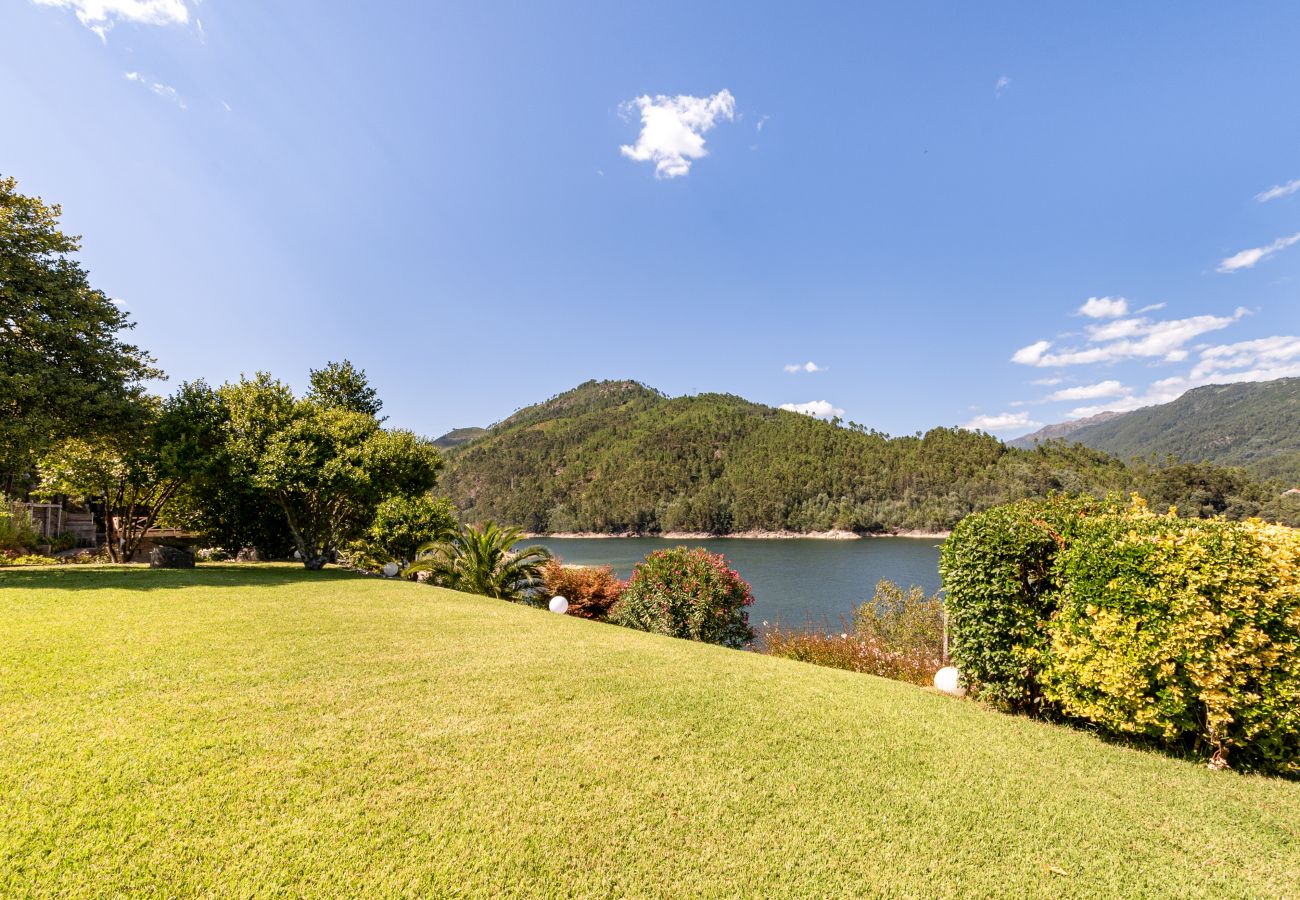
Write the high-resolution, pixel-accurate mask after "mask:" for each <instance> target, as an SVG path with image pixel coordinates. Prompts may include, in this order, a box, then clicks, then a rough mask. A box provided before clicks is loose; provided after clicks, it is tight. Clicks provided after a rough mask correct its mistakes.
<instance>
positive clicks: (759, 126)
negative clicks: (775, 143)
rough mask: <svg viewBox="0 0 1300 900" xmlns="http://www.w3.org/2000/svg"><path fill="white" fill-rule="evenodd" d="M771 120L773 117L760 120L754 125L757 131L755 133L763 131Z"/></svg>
mask: <svg viewBox="0 0 1300 900" xmlns="http://www.w3.org/2000/svg"><path fill="white" fill-rule="evenodd" d="M770 118H772V117H771V116H763V117H762V118H761V119H759V120H758V122H757V123H755V125H754V130H755V131H762V130H763V126H764V125H766V124H767V120H768V119H770Z"/></svg>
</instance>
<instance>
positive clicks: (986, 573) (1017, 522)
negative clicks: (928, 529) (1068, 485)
mask: <svg viewBox="0 0 1300 900" xmlns="http://www.w3.org/2000/svg"><path fill="white" fill-rule="evenodd" d="M1102 506H1103V504H1102V503H1100V502H1098V501H1096V500H1093V499H1092V498H1071V497H1068V496H1062V495H1056V496H1052V497H1050V498H1048V499H1046V500H1024V501H1020V502H1018V503H1013V504H1009V505H1006V506H999V507H994V508H993V509H990V510H986V511H984V512H982V513H977V514H975V515H972V516H968V517H967V518H966V519H963V520H962V521H961V522H960V523H959V524H958V525H957V527H956V528H955V529H953V533H952V535H951V536H950V537H949V538H948V539H947V540H946V541H944V542H943V546H942V548H941V549H940V552H939V571H940V574H941V575H942V576H943V587H944V592H945V594H946V596H947V599H948V639H949V653H950V655H951V657H952V660H953V662H954V663H955V664H956V666H957V668H958V669H959V670H960V671H961V673H962V677H963V678H964V679H965V680H966V681H967V683H968V684H969V685H970V686H971V687H973V688H975V689H976V690H977V691H978V693H979V695H980V697H981V698H983V699H985V700H988V701H990V702H993V703H996V704H998V705H1000V706H1003V707H1006V708H1009V709H1013V710H1034V709H1038V708H1040V707H1041V705H1042V702H1043V699H1042V693H1041V690H1040V687H1039V684H1038V672H1039V670H1040V668H1041V658H1042V655H1043V653H1044V652H1045V650H1046V648H1047V644H1048V636H1047V622H1048V620H1049V619H1050V618H1051V616H1052V614H1053V613H1054V612H1055V611H1056V593H1055V587H1056V584H1055V581H1054V579H1053V572H1052V563H1053V561H1054V560H1055V558H1056V553H1057V551H1058V550H1059V549H1060V546H1061V545H1062V544H1063V543H1064V541H1065V540H1066V535H1068V534H1069V533H1070V532H1071V531H1072V530H1073V529H1074V528H1075V527H1076V526H1077V523H1078V522H1079V520H1080V518H1081V517H1083V516H1085V515H1092V514H1096V513H1097V512H1099V511H1100V510H1101V509H1102Z"/></svg>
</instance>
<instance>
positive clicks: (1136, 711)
mask: <svg viewBox="0 0 1300 900" xmlns="http://www.w3.org/2000/svg"><path fill="white" fill-rule="evenodd" d="M1055 569H1056V573H1057V578H1058V579H1059V582H1060V590H1059V594H1058V596H1059V601H1058V602H1059V606H1060V609H1059V612H1058V613H1057V615H1056V617H1055V619H1054V620H1053V622H1052V625H1051V629H1050V630H1051V648H1050V651H1049V653H1048V654H1047V656H1046V658H1045V660H1044V665H1043V674H1042V680H1043V683H1044V694H1045V696H1046V697H1047V698H1048V699H1049V700H1050V701H1052V702H1054V703H1055V704H1057V705H1058V706H1059V708H1060V709H1061V711H1062V712H1064V713H1065V714H1066V715H1069V716H1074V717H1078V718H1081V719H1084V720H1086V721H1089V722H1092V723H1095V724H1096V725H1098V726H1100V727H1101V728H1103V729H1105V730H1107V731H1110V732H1113V733H1116V734H1131V735H1138V736H1142V737H1146V738H1150V739H1152V740H1154V741H1156V742H1158V743H1161V744H1163V745H1165V746H1169V747H1173V748H1178V749H1183V750H1189V751H1192V752H1196V753H1199V754H1202V755H1210V756H1211V758H1212V760H1213V762H1214V763H1215V764H1219V765H1227V764H1228V763H1231V764H1232V765H1233V766H1235V767H1237V768H1243V769H1260V770H1264V771H1270V772H1279V773H1282V774H1289V775H1300V535H1298V534H1297V533H1296V532H1295V531H1293V530H1292V529H1289V528H1284V527H1281V526H1276V525H1264V524H1260V523H1257V522H1227V521H1222V520H1214V521H1203V522H1194V523H1193V522H1188V521H1186V520H1179V519H1175V518H1173V517H1171V516H1154V515H1151V514H1150V513H1147V512H1145V510H1144V509H1143V508H1141V507H1136V508H1135V509H1134V510H1133V511H1131V512H1130V513H1128V514H1126V515H1110V516H1104V517H1099V518H1096V519H1093V520H1091V521H1089V522H1087V523H1086V524H1085V525H1084V526H1083V527H1082V528H1080V529H1079V530H1078V533H1077V534H1076V535H1075V537H1074V540H1073V541H1071V542H1070V544H1069V545H1068V546H1067V547H1066V548H1065V549H1063V550H1062V551H1061V553H1060V554H1059V556H1058V557H1057V560H1056V566H1055Z"/></svg>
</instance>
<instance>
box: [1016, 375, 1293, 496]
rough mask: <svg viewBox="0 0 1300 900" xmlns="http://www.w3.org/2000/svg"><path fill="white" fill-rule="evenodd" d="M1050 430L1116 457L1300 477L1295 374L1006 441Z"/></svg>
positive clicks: (1028, 442)
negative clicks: (1166, 459)
mask: <svg viewBox="0 0 1300 900" xmlns="http://www.w3.org/2000/svg"><path fill="white" fill-rule="evenodd" d="M1099 419H1100V421H1099ZM1051 437H1063V438H1065V439H1066V440H1068V441H1073V442H1078V443H1080V444H1083V445H1084V446H1086V447H1091V448H1093V449H1094V450H1102V451H1105V452H1107V453H1113V454H1115V455H1116V456H1118V457H1120V458H1121V459H1130V458H1132V457H1150V456H1153V455H1154V456H1155V457H1156V458H1157V459H1163V458H1164V457H1166V456H1174V457H1176V458H1178V459H1180V460H1182V461H1184V462H1211V463H1216V464H1218V465H1227V466H1241V467H1243V468H1246V469H1249V470H1250V471H1252V472H1253V473H1255V474H1256V475H1258V476H1261V477H1265V478H1282V479H1285V480H1288V481H1290V482H1291V483H1293V484H1295V483H1300V378H1279V379H1277V380H1274V381H1250V382H1237V383H1234V384H1211V385H1206V386H1205V387H1199V388H1194V389H1192V390H1190V391H1188V392H1187V393H1185V394H1183V395H1182V396H1181V397H1179V398H1178V399H1176V400H1173V401H1171V402H1169V403H1162V404H1159V405H1157V406H1148V407H1145V408H1143V409H1135V410H1133V411H1132V412H1126V413H1119V414H1115V413H1110V414H1108V413H1102V414H1101V416H1093V417H1092V418H1090V419H1081V420H1078V421H1076V422H1065V423H1061V424H1060V425H1051V426H1048V427H1047V428H1044V429H1041V430H1040V431H1037V432H1035V433H1034V434H1032V435H1027V436H1025V437H1023V438H1018V439H1017V440H1015V441H1013V442H1012V444H1013V445H1015V446H1019V447H1029V446H1033V445H1034V443H1036V442H1037V441H1041V440H1046V439H1049V438H1051Z"/></svg>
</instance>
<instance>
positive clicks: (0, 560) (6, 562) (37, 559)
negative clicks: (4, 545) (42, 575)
mask: <svg viewBox="0 0 1300 900" xmlns="http://www.w3.org/2000/svg"><path fill="white" fill-rule="evenodd" d="M58 564H59V561H58V560H57V559H54V558H53V557H50V556H40V555H39V554H36V553H16V552H12V551H11V552H7V553H0V566H56V565H58Z"/></svg>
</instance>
